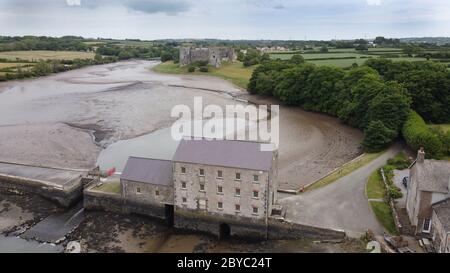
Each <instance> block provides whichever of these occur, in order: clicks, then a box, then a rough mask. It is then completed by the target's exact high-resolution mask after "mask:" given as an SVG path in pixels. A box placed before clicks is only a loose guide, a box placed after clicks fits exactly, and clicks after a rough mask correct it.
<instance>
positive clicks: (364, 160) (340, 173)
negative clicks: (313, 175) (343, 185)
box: [307, 152, 383, 190]
mask: <svg viewBox="0 0 450 273" xmlns="http://www.w3.org/2000/svg"><path fill="white" fill-rule="evenodd" d="M381 154H383V152H380V153H371V154H364V155H362V156H361V157H359V158H358V159H357V160H354V161H351V162H350V163H348V164H345V165H344V166H342V167H341V168H339V169H338V170H336V171H334V172H333V173H331V174H330V175H328V176H326V177H324V178H322V179H320V180H319V181H317V182H315V183H314V184H312V185H311V186H310V187H308V188H307V190H313V189H317V188H321V187H324V186H326V185H329V184H331V183H333V182H334V181H336V180H338V179H339V178H341V177H344V176H346V175H347V174H349V173H352V172H354V171H356V170H357V169H359V168H361V167H362V166H365V165H367V164H368V163H370V162H371V161H372V160H374V159H376V158H377V157H379V156H380V155H381Z"/></svg>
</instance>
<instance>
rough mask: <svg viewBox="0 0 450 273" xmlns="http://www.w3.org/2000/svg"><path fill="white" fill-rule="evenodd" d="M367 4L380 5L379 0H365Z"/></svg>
mask: <svg viewBox="0 0 450 273" xmlns="http://www.w3.org/2000/svg"><path fill="white" fill-rule="evenodd" d="M367 5H369V6H381V0H367Z"/></svg>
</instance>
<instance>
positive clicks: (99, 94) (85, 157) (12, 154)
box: [0, 61, 362, 189]
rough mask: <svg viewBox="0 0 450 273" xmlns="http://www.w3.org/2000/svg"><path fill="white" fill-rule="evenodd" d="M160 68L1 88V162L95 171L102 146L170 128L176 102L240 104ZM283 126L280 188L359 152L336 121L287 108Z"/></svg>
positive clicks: (221, 87)
mask: <svg viewBox="0 0 450 273" xmlns="http://www.w3.org/2000/svg"><path fill="white" fill-rule="evenodd" d="M154 64H155V63H153V62H147V61H128V62H122V63H115V64H109V65H103V66H94V67H89V68H85V69H80V70H76V71H70V72H66V73H61V74H56V75H52V76H49V77H45V78H40V79H36V80H28V81H22V82H6V83H1V84H0V161H13V162H19V163H30V164H39V165H42V166H53V167H70V168H87V167H92V166H94V165H95V162H96V158H97V156H98V154H99V153H100V151H101V149H102V147H106V146H108V145H109V144H111V143H114V142H116V141H117V140H122V139H130V138H134V137H137V136H141V135H144V134H148V133H150V132H154V131H155V130H158V129H161V128H165V127H168V126H170V125H171V124H172V122H173V121H174V118H171V117H170V111H171V109H172V107H173V106H174V105H176V104H186V105H188V106H191V105H192V104H193V97H194V96H201V97H202V98H203V102H204V104H216V105H219V106H225V105H227V104H235V103H236V101H234V100H232V99H231V96H229V95H228V94H236V95H241V94H243V93H242V91H241V90H239V89H238V88H236V87H234V86H233V85H231V84H230V83H228V82H226V81H224V80H221V79H217V78H212V77H201V76H200V77H199V76H180V75H161V74H156V73H153V72H151V71H150V67H151V66H153V65H154ZM181 86H183V87H181ZM207 89H214V90H218V91H220V92H211V91H206V90H207ZM253 99H255V100H260V98H255V97H254V98H253ZM280 122H281V124H280V131H281V133H280V135H281V141H280V142H281V144H280V152H279V159H280V162H279V168H280V169H279V176H280V182H279V184H280V188H284V189H298V188H299V187H300V186H301V185H305V184H307V183H310V182H312V181H313V180H315V179H317V178H319V177H321V176H322V175H324V174H325V173H327V172H328V171H330V170H332V169H334V168H335V167H337V166H339V165H341V164H343V163H345V162H346V161H348V160H350V159H352V158H354V157H356V156H357V155H358V154H359V152H360V151H359V143H360V141H361V137H362V136H361V133H360V132H359V131H357V130H354V129H351V128H349V127H347V126H345V125H343V124H341V123H340V122H339V121H338V120H337V119H334V118H331V117H327V116H324V115H320V114H314V113H308V112H305V111H302V110H301V109H299V108H288V107H281V112H280ZM94 140H95V142H94Z"/></svg>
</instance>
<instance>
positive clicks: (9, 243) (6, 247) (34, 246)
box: [0, 234, 63, 253]
mask: <svg viewBox="0 0 450 273" xmlns="http://www.w3.org/2000/svg"><path fill="white" fill-rule="evenodd" d="M62 251H63V248H62V247H61V246H57V245H52V244H42V243H38V242H36V241H27V240H25V239H22V238H19V237H5V236H3V235H1V234H0V253H59V252H62Z"/></svg>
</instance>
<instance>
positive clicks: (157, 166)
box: [120, 157, 173, 186]
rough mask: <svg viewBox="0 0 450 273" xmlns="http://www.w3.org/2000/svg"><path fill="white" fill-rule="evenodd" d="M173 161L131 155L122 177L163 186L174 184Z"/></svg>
mask: <svg viewBox="0 0 450 273" xmlns="http://www.w3.org/2000/svg"><path fill="white" fill-rule="evenodd" d="M172 177H173V175H172V162H171V161H170V160H160V159H151V158H141V157H129V158H128V161H127V164H126V165H125V168H124V170H123V172H122V175H121V177H120V178H121V179H125V180H131V181H135V182H142V183H150V184H155V185H162V186H171V185H173V179H172Z"/></svg>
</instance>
